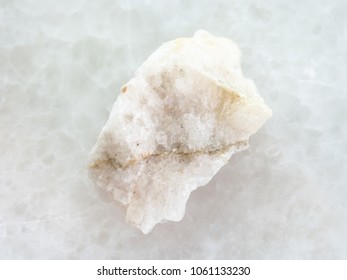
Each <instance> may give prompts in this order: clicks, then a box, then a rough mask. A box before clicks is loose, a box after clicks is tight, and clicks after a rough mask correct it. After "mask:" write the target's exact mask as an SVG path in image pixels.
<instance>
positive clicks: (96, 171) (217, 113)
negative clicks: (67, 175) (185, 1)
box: [89, 31, 271, 233]
mask: <svg viewBox="0 0 347 280" xmlns="http://www.w3.org/2000/svg"><path fill="white" fill-rule="evenodd" d="M270 116H271V110H270V109H269V108H268V107H267V106H266V105H265V104H264V101H263V99H262V98H261V97H260V96H259V94H258V93H257V89H256V87H255V85H254V84H253V82H252V81H251V80H248V79H245V78H244V77H243V75H242V71H241V67H240V50H239V49H238V47H237V45H236V44H235V43H233V42H232V41H231V40H229V39H226V38H217V37H214V36H212V35H210V34H209V33H207V32H205V31H198V32H197V33H196V34H195V35H194V37H193V38H179V39H176V40H174V41H170V42H167V43H165V44H164V45H162V46H161V47H160V48H159V49H158V50H157V51H156V52H154V53H153V54H152V55H151V56H150V57H149V58H148V59H147V60H146V61H145V62H144V64H143V65H142V66H141V67H140V68H139V69H138V70H137V71H136V73H135V77H134V78H133V79H131V80H130V81H129V82H128V83H127V84H125V85H124V86H123V87H122V89H121V94H120V95H119V97H118V99H117V101H116V102H115V104H114V106H113V108H112V111H111V114H110V117H109V119H108V121H107V123H106V125H105V127H104V128H103V130H102V132H101V134H100V136H99V138H98V140H97V143H96V145H95V147H94V148H93V150H92V152H91V156H90V165H89V172H90V176H91V178H92V179H93V180H94V181H95V183H96V185H97V186H98V187H99V188H101V189H102V190H103V191H105V192H106V193H107V194H109V196H111V197H112V198H113V199H114V200H116V201H119V202H120V203H121V204H122V205H124V206H125V208H126V221H127V222H128V223H129V224H131V225H133V226H135V227H138V228H139V229H141V230H142V232H143V233H148V232H150V231H151V230H152V228H153V227H154V226H155V225H156V224H158V223H160V222H163V221H167V220H170V221H180V220H181V219H182V218H183V216H184V212H185V205H186V202H187V200H188V198H189V195H190V193H191V192H192V191H193V190H195V189H196V188H198V187H200V186H203V185H206V184H207V183H208V182H209V181H210V180H211V178H212V177H213V176H214V175H215V174H216V173H217V172H218V170H219V169H220V168H221V167H222V166H223V165H225V164H226V163H227V162H228V160H229V158H230V157H231V155H233V154H234V153H236V152H238V151H241V150H243V149H246V148H247V147H248V138H249V136H250V135H252V134H254V133H255V132H256V131H257V130H258V129H259V128H260V127H261V126H262V125H263V124H264V123H265V121H266V120H267V119H268V118H269V117H270Z"/></svg>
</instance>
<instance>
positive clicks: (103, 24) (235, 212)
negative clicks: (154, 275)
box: [0, 0, 347, 259]
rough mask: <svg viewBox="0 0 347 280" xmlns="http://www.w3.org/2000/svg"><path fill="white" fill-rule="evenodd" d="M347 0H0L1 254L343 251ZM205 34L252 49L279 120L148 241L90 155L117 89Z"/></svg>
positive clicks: (179, 255) (326, 255) (230, 255)
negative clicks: (97, 177) (162, 53)
mask: <svg viewBox="0 0 347 280" xmlns="http://www.w3.org/2000/svg"><path fill="white" fill-rule="evenodd" d="M346 11H347V2H346V1H344V0H332V1H323V0H318V1H313V0H307V1H305V0H303V1H301V0H296V1H282V0H281V1H255V0H254V1H247V0H245V1H219V0H217V1H207V0H199V1H197V0H196V1H183V0H182V1H178V0H170V1H130V0H129V1H108V0H101V1H84V0H82V1H79V0H74V1H71V0H64V1H43V0H42V1H39V0H38V1H33V0H32V1H11V0H0V159H1V160H0V188H1V192H0V258H1V259H38V258H39V259H109V258H112V259H120V258H121V259H125V258H127V259H135V258H136V259H147V258H155V259H162V258H163V259H169V258H175V259H191V258H201V259H209V258H215V259H221V258H225V259H345V258H347V246H346V245H345V240H346V237H347V207H346V200H347V190H346V186H347V172H346V166H347V160H346V157H347V124H346V120H347V99H346V96H347V92H346V81H347V78H346V77H347V66H346V62H347V53H346V45H347V19H346V16H345V14H346ZM197 29H206V30H208V31H210V32H212V33H214V34H215V35H219V36H226V37H229V38H231V39H233V40H234V41H235V42H237V43H238V44H239V46H240V48H241V50H242V52H243V69H244V73H245V76H247V77H249V78H252V79H253V80H254V81H255V83H256V84H257V86H258V89H259V92H260V93H261V94H262V96H263V97H264V99H265V101H266V103H267V104H268V105H269V106H270V107H271V108H272V109H273V117H272V119H271V120H270V121H269V122H268V123H267V124H266V125H265V126H264V127H263V128H262V129H261V130H260V132H259V133H258V134H257V135H255V136H253V137H252V138H251V141H250V145H251V147H250V149H248V150H247V151H244V152H242V153H239V154H237V155H235V156H234V157H233V158H232V159H231V160H230V162H229V164H228V165H227V166H225V167H224V168H223V169H222V170H221V171H220V172H219V173H218V175H217V176H216V177H215V178H214V179H213V180H212V181H211V182H210V183H209V184H208V186H207V187H204V188H200V189H199V190H197V191H196V192H194V193H193V194H192V196H191V198H190V199H189V201H188V205H187V212H186V216H185V218H184V220H183V221H182V222H179V223H166V224H162V225H159V226H157V227H156V228H155V230H154V231H153V232H152V233H151V234H149V235H143V234H142V233H141V232H140V231H138V230H137V229H134V228H131V227H129V226H127V225H126V224H125V222H124V212H123V210H122V209H121V208H120V207H118V206H117V205H115V204H112V203H107V202H104V201H103V200H101V199H100V197H99V196H98V194H97V192H96V190H95V189H94V187H93V185H92V183H91V181H90V180H89V179H88V177H87V173H86V160H87V156H88V153H89V151H90V149H91V148H92V146H93V144H94V143H95V141H96V138H97V135H98V133H99V131H100V129H101V127H102V126H103V125H104V123H105V121H106V119H107V117H108V114H109V111H110V109H111V106H112V104H113V102H114V100H115V98H116V97H117V94H118V93H119V88H120V87H121V86H122V84H123V83H125V82H126V81H127V80H128V79H129V78H131V77H132V76H133V73H134V71H135V70H136V68H137V67H138V66H139V65H141V63H142V62H143V61H144V60H145V59H146V57H147V56H148V55H149V54H150V53H151V52H153V51H154V50H155V49H156V48H157V47H158V46H159V45H160V44H161V43H163V42H165V41H167V40H170V39H173V38H176V37H180V36H191V35H192V34H193V33H194V32H195V31H196V30H197Z"/></svg>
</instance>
